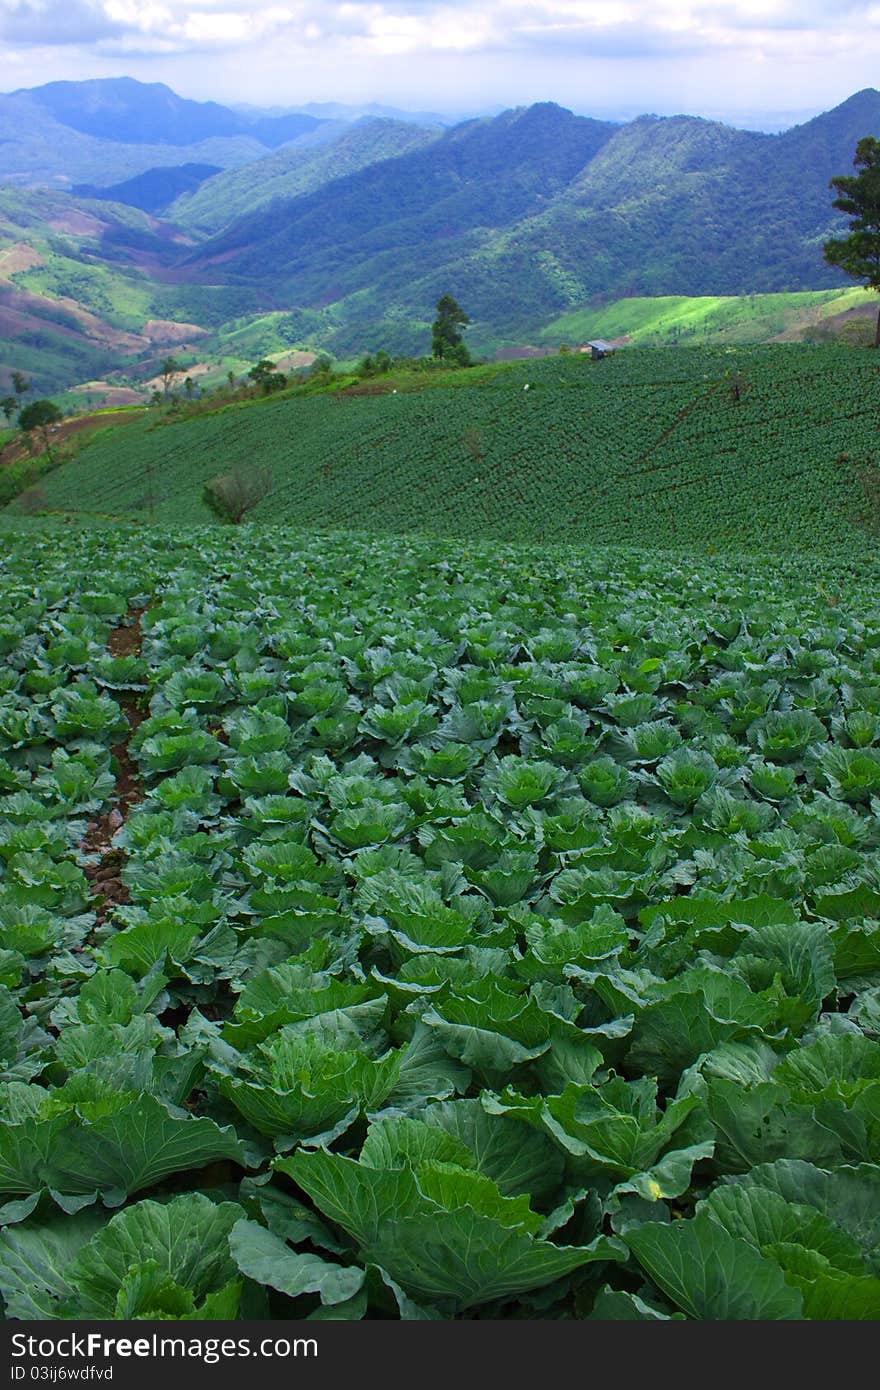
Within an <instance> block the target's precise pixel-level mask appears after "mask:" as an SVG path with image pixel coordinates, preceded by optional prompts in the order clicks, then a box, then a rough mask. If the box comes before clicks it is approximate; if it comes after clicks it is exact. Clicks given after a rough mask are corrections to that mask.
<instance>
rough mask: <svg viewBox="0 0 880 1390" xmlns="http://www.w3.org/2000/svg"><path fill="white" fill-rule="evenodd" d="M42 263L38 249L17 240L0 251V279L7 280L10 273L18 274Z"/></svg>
mask: <svg viewBox="0 0 880 1390" xmlns="http://www.w3.org/2000/svg"><path fill="white" fill-rule="evenodd" d="M43 264H44V262H43V257H42V256H41V255H40V253H39V251H35V250H34V248H33V246H27V245H26V244H25V243H24V242H23V241H18V242H16V243H15V244H14V245H13V246H7V247H6V249H5V250H4V251H0V280H8V279H9V277H10V275H19V274H20V273H21V272H22V271H24V270H33V269H34V267H35V266H38V265H43Z"/></svg>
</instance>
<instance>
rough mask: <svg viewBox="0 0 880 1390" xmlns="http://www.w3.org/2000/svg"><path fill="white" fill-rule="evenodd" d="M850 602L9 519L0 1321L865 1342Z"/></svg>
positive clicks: (856, 626) (876, 672)
mask: <svg viewBox="0 0 880 1390" xmlns="http://www.w3.org/2000/svg"><path fill="white" fill-rule="evenodd" d="M622 376H623V373H622ZM608 379H609V380H610V378H608ZM624 379H625V377H624ZM679 384H680V385H681V386H682V388H684V386H685V385H686V384H687V383H685V382H682V383H679ZM690 384H691V385H693V383H692V382H691V383H690ZM672 385H675V383H671V384H670V386H672ZM571 389H573V388H571ZM656 389H657V390H658V393H660V387H657V388H656ZM549 390H550V388H549V387H548V393H549ZM646 390H647V383H646V384H645V386H644V388H643V396H644V392H645V391H646ZM707 390H708V388H707ZM633 394H635V392H633ZM661 394H662V393H661ZM668 395H669V399H670V403H671V402H672V401H673V399H676V400H677V399H680V397H675V394H674V392H673V391H672V390H671V389H670V391H669V392H668ZM594 399H595V397H594ZM378 404H380V405H381V404H383V403H382V402H379V403H378ZM386 404H387V403H386ZM392 404H393V403H392ZM805 405H806V406H809V405H810V402H808V401H806V402H805ZM328 408H329V409H338V410H339V411H340V412H344V411H346V410H348V408H349V407H348V406H347V405H340V406H338V407H336V406H332V405H331V406H329V407H328ZM254 414H256V412H254ZM294 414H295V410H294V408H293V407H290V408H289V416H290V417H293V416H294ZM659 418H661V415H660V412H659V410H658V419H659ZM673 418H674V417H673ZM166 433H167V432H166ZM878 577H880V575H878V567H877V565H876V563H872V562H870V561H866V560H864V559H862V560H860V561H858V562H853V563H851V564H848V565H844V564H840V563H833V562H830V561H822V560H820V559H817V558H816V557H815V556H812V557H811V556H809V555H808V554H804V555H799V556H797V557H789V558H787V559H786V558H783V559H778V560H770V559H763V558H761V557H754V556H742V555H739V556H732V557H730V558H724V557H722V558H718V557H714V558H706V557H703V558H700V557H699V556H698V555H697V554H696V553H690V554H684V555H683V554H681V553H680V552H670V551H665V552H664V551H657V552H656V553H654V554H653V555H649V554H646V553H645V552H644V551H642V550H639V549H632V548H631V549H614V548H598V549H589V548H585V547H581V548H579V549H567V550H553V549H552V548H550V547H547V546H541V547H535V548H530V549H518V548H514V547H510V546H504V545H500V544H489V543H486V542H449V541H439V540H433V539H429V538H400V537H386V538H378V539H377V538H369V537H366V536H358V535H355V534H352V533H343V534H328V535H324V536H315V535H309V534H308V533H305V532H298V531H295V530H292V529H283V528H262V527H248V526H245V527H243V528H242V529H240V530H234V529H232V528H227V529H225V530H220V529H219V528H214V529H205V528H201V529H200V528H192V529H189V530H186V529H174V528H155V529H146V528H140V529H139V528H132V527H113V526H111V527H106V528H103V529H101V530H98V529H89V528H83V529H80V528H74V527H65V526H58V527H54V528H52V529H40V527H38V526H35V525H26V524H23V525H22V526H20V527H19V528H18V530H17V531H16V530H14V529H10V528H8V527H7V528H5V535H4V547H3V552H2V558H0V611H2V613H3V615H4V616H3V618H2V622H0V652H2V655H3V658H4V662H3V667H2V676H0V1099H2V1102H3V1104H2V1116H3V1118H2V1120H0V1198H2V1204H0V1227H2V1230H0V1293H2V1297H3V1300H4V1304H5V1313H6V1316H7V1317H10V1318H38V1319H71V1318H73V1319H89V1320H94V1319H97V1320H101V1319H106V1318H110V1319H113V1318H117V1319H128V1318H146V1319H155V1318H165V1319H169V1318H170V1319H184V1318H197V1319H212V1320H229V1319H235V1318H248V1319H252V1318H266V1317H275V1318H284V1319H299V1318H303V1317H317V1318H326V1317H330V1318H337V1319H338V1318H346V1319H360V1318H363V1317H367V1318H389V1317H390V1318H398V1317H399V1318H406V1319H413V1318H415V1319H419V1318H428V1317H434V1318H436V1317H440V1318H445V1319H453V1318H518V1319H523V1318H526V1319H530V1318H587V1319H593V1318H596V1319H650V1320H666V1319H670V1318H680V1317H684V1318H687V1319H709V1320H717V1319H771V1320H777V1319H800V1318H807V1319H817V1320H825V1319H838V1318H846V1319H877V1318H878V1317H880V891H878V885H880V818H878V811H880V751H878V750H880V610H878V604H877V592H878V590H877V581H878Z"/></svg>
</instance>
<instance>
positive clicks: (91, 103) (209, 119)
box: [12, 77, 321, 149]
mask: <svg viewBox="0 0 880 1390" xmlns="http://www.w3.org/2000/svg"><path fill="white" fill-rule="evenodd" d="M12 95H13V96H23V95H27V96H30V97H31V99H32V100H33V101H36V102H38V103H39V105H41V106H44V107H45V108H46V110H47V111H48V112H50V114H51V115H52V116H53V117H54V118H55V120H56V121H59V122H60V124H61V125H66V126H70V128H71V129H72V130H78V131H80V133H81V134H83V135H93V136H97V137H98V138H99V139H102V140H112V141H116V142H118V143H120V144H124V145H140V144H163V145H195V144H198V142H199V141H201V140H211V139H215V138H217V137H221V136H225V137H228V136H235V135H245V136H250V137H251V138H252V139H254V140H257V141H258V142H259V143H260V144H261V145H265V146H266V147H267V148H268V149H277V148H278V146H279V145H284V144H286V143H287V142H288V141H290V140H295V139H296V138H297V136H299V135H305V134H306V133H307V132H308V131H310V130H314V129H315V127H316V126H318V125H320V124H321V121H320V119H319V118H318V117H317V116H311V115H307V114H304V113H302V112H296V113H294V114H290V115H284V116H258V115H254V116H250V115H245V114H243V113H242V112H239V111H233V110H231V109H230V108H229V107H228V106H221V105H219V104H218V103H217V102H216V101H190V100H189V99H188V98H186V97H180V96H178V95H177V93H176V92H173V91H172V90H171V88H170V87H166V86H165V85H164V83H161V82H150V83H144V82H137V81H135V79H134V78H132V77H112V78H94V79H91V80H88V81H85V82H47V83H46V84H45V85H44V86H42V87H31V88H30V89H28V90H26V91H25V90H22V91H18V92H13V93H12Z"/></svg>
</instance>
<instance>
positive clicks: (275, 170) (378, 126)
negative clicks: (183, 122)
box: [168, 118, 441, 235]
mask: <svg viewBox="0 0 880 1390" xmlns="http://www.w3.org/2000/svg"><path fill="white" fill-rule="evenodd" d="M336 134H337V138H336V139H333V140H324V141H322V142H321V143H320V144H316V145H309V144H307V143H306V142H303V143H297V144H295V145H291V146H288V147H287V148H286V149H283V150H277V151H276V152H275V153H274V154H271V155H267V156H266V157H265V158H264V159H259V160H256V161H255V162H254V163H252V164H245V165H243V166H241V167H240V168H238V169H228V170H224V171H223V172H222V173H218V174H216V175H215V176H214V177H213V178H210V179H208V180H207V181H206V182H204V183H202V184H201V185H200V186H199V187H198V188H197V189H196V190H194V191H192V192H187V193H182V194H181V196H180V197H179V198H178V199H177V200H176V202H175V203H174V204H173V205H172V206H171V207H170V208H169V209H168V215H169V217H171V218H172V219H173V220H175V221H177V222H179V223H180V224H181V225H182V226H184V227H187V228H188V229H192V230H194V231H196V232H201V233H203V234H205V233H206V234H208V235H210V234H212V233H215V232H218V231H220V230H222V229H223V228H224V227H228V226H229V225H230V223H232V222H235V221H237V220H238V219H239V218H241V217H245V216H247V215H248V214H250V213H253V212H256V211H258V210H259V209H261V208H266V207H268V206H269V205H270V204H271V203H274V202H277V201H279V200H281V199H285V200H287V199H291V198H296V197H300V196H301V195H304V194H306V193H312V192H314V191H315V190H316V189H317V188H320V187H321V186H322V185H323V184H325V183H329V182H331V181H332V180H333V179H337V178H344V177H345V176H346V175H347V174H351V173H356V172H357V171H358V170H359V169H363V168H366V166H367V165H369V164H378V163H380V162H381V161H382V160H384V159H394V158H396V157H397V156H399V155H402V154H407V153H409V152H410V151H412V150H416V149H421V148H423V147H424V146H426V145H430V144H431V143H432V142H433V141H434V140H436V139H437V138H438V137H439V135H440V134H441V131H440V129H439V128H438V127H434V126H424V125H415V124H409V123H407V122H405V121H397V120H388V119H377V118H373V119H367V120H362V121H357V122H356V123H355V124H354V125H344V124H340V125H339V126H338V127H337V132H336Z"/></svg>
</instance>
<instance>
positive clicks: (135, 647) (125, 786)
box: [80, 608, 147, 926]
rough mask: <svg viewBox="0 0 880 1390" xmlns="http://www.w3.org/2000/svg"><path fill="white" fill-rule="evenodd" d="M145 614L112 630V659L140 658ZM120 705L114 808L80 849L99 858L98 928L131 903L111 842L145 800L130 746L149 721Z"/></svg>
mask: <svg viewBox="0 0 880 1390" xmlns="http://www.w3.org/2000/svg"><path fill="white" fill-rule="evenodd" d="M145 611H146V610H145V609H144V608H130V609H129V610H128V614H127V617H128V619H129V621H128V622H126V623H121V624H120V625H119V626H118V627H115V628H114V629H113V631H112V632H111V633H110V635H109V637H108V638H107V650H108V652H109V653H110V655H111V656H137V655H139V654H140V650H141V642H142V640H143V636H142V633H141V616H142V614H143V613H144V612H145ZM120 705H121V708H122V712H123V714H124V715H125V718H126V720H127V722H128V735H127V737H126V738H124V739H122V740H121V741H120V742H119V743H117V744H115V745H114V747H113V748H112V749H111V750H110V751H111V753H112V755H113V758H114V760H115V762H116V765H117V772H116V787H115V789H114V796H113V805H112V806H111V807H110V809H109V810H108V811H105V812H104V813H103V814H102V815H100V816H97V817H96V818H95V820H93V821H91V822H90V823H89V826H88V828H87V830H86V833H85V835H84V837H83V839H82V840H81V841H80V849H83V850H85V852H86V853H87V854H89V855H95V856H97V858H96V862H95V863H93V864H90V865H88V867H87V868H86V869H85V870H84V873H85V876H86V878H87V879H88V880H89V887H90V890H91V896H92V901H93V903H94V906H95V913H96V918H95V925H96V926H100V925H101V924H102V923H103V922H104V921H105V920H106V918H107V916H108V915H109V913H110V912H111V910H112V909H113V907H114V906H116V905H117V904H119V903H127V902H128V901H129V893H128V889H127V888H126V886H125V884H124V883H123V882H122V868H123V865H124V863H125V851H124V850H121V849H116V848H114V846H113V843H112V840H113V836H114V835H115V834H116V832H117V830H119V829H120V828H121V826H123V825H124V824H125V822H126V820H127V819H128V813H129V811H130V810H131V808H132V806H135V805H137V803H138V802H139V801H143V799H144V791H143V787H142V786H141V783H140V778H139V776H138V770H137V766H136V764H135V763H134V762H133V761H132V758H131V754H130V752H129V742H130V740H131V738H132V736H133V735H134V734H135V733H136V732H137V730H138V728H139V727H140V725H141V724H142V723H143V721H144V720H145V719H146V718H147V711H146V710H143V709H141V708H140V707H139V706H138V704H137V702H136V700H135V699H134V698H132V697H130V696H129V697H126V698H124V699H122V700H120Z"/></svg>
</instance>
